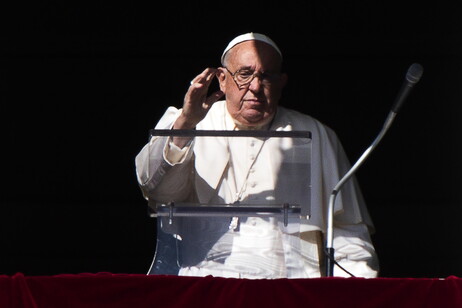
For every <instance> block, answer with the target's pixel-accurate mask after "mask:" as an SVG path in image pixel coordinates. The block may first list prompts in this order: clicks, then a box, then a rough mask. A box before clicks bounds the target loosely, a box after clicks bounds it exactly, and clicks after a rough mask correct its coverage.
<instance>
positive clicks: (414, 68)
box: [406, 63, 423, 84]
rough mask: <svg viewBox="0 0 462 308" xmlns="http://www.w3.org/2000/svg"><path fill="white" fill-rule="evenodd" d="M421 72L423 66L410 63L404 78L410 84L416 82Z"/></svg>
mask: <svg viewBox="0 0 462 308" xmlns="http://www.w3.org/2000/svg"><path fill="white" fill-rule="evenodd" d="M422 74H423V67H422V65H420V64H419V63H414V64H412V65H411V66H410V67H409V69H408V70H407V74H406V80H407V81H409V82H410V83H412V84H416V83H418V82H419V80H420V77H422Z"/></svg>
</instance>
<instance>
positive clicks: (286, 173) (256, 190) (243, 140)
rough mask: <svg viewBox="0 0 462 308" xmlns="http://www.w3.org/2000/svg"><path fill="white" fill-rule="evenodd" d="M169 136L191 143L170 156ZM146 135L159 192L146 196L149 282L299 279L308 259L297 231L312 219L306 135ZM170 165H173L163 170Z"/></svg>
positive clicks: (188, 132) (154, 133)
mask: <svg viewBox="0 0 462 308" xmlns="http://www.w3.org/2000/svg"><path fill="white" fill-rule="evenodd" d="M172 134H176V137H180V138H188V139H189V140H191V142H190V143H189V144H188V146H187V147H186V148H185V149H183V151H181V152H180V151H176V152H175V151H171V148H170V145H169V140H171V137H172ZM151 135H152V136H155V142H156V143H157V144H158V145H157V148H156V145H155V144H154V146H153V147H151V153H149V163H150V164H151V166H150V167H149V168H148V170H152V172H153V174H152V175H148V177H151V178H152V179H153V180H152V182H153V183H155V185H156V187H157V188H156V190H154V193H153V194H152V195H151V196H149V208H150V211H151V213H150V215H151V216H152V217H155V218H156V219H157V244H156V252H155V257H154V261H153V264H152V266H151V269H150V271H149V274H169V275H189V276H207V275H213V276H224V277H246V276H248V277H268V278H276V277H302V276H303V275H302V274H300V273H297V272H298V271H302V270H303V268H304V262H307V259H309V256H304V255H303V252H302V249H301V243H300V230H301V224H306V223H307V221H308V220H309V216H310V200H311V177H310V174H311V142H310V141H311V138H310V137H311V135H310V133H309V132H298V131H200V130H198V131H176V130H167V131H164V130H152V131H151ZM151 142H152V141H151ZM177 150H178V149H177ZM172 152H173V153H172ZM170 158H172V159H174V160H177V162H175V163H171V162H170V163H167V162H166V161H167V160H169V159H170ZM158 170H162V171H161V172H158ZM156 172H157V173H156ZM159 174H160V175H159ZM156 177H158V178H156Z"/></svg>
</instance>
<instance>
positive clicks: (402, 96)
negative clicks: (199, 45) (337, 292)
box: [325, 63, 423, 277]
mask: <svg viewBox="0 0 462 308" xmlns="http://www.w3.org/2000/svg"><path fill="white" fill-rule="evenodd" d="M422 74H423V67H422V66H421V65H420V64H418V63H414V64H412V65H411V66H410V67H409V69H408V71H407V73H406V78H405V82H404V84H403V85H402V87H401V89H400V91H399V93H398V95H397V97H396V99H395V102H394V104H393V106H392V108H391V111H390V112H389V114H388V117H387V119H386V120H385V123H384V125H383V127H382V130H381V131H380V133H379V134H378V136H377V137H376V138H375V140H374V141H373V142H372V144H371V145H370V146H369V148H367V150H366V151H364V153H363V154H362V155H361V157H360V158H359V159H358V160H357V161H356V163H355V164H354V165H353V167H351V169H350V170H349V171H348V172H347V173H346V174H345V175H344V176H343V178H342V179H341V180H340V181H339V182H338V183H337V185H335V187H334V189H333V190H332V193H331V195H330V198H329V205H328V208H327V230H326V233H327V234H326V247H325V248H326V263H325V266H326V268H325V275H326V276H327V277H332V276H333V275H334V264H335V255H334V254H335V250H334V245H333V242H334V204H335V198H336V197H337V194H338V192H339V191H340V189H341V188H342V186H343V185H344V184H345V183H346V182H347V181H348V180H349V179H350V178H351V176H352V175H353V174H354V173H355V172H356V171H357V170H358V168H359V167H360V166H361V165H362V164H363V162H364V161H365V160H366V158H367V157H368V156H369V155H370V154H371V152H372V151H373V150H374V149H375V148H376V147H377V145H378V144H379V142H380V140H382V138H383V136H385V133H386V132H387V131H388V129H389V128H390V126H391V124H392V123H393V120H394V119H395V117H396V114H397V113H398V111H399V109H400V108H401V106H402V104H403V102H404V101H405V100H406V98H407V96H408V95H409V93H410V92H411V90H412V88H413V87H414V85H415V84H416V83H417V82H419V80H420V78H421V77H422Z"/></svg>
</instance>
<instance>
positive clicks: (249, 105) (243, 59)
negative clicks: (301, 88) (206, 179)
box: [218, 41, 287, 127]
mask: <svg viewBox="0 0 462 308" xmlns="http://www.w3.org/2000/svg"><path fill="white" fill-rule="evenodd" d="M228 53H229V54H228V56H227V62H226V63H225V65H226V68H227V69H228V70H229V71H228V70H226V68H220V74H219V75H218V79H219V82H220V90H221V91H223V92H224V93H225V95H226V106H227V108H228V111H229V113H230V114H231V116H232V117H233V118H234V120H235V121H236V122H237V123H238V124H240V125H244V126H248V127H255V126H261V125H264V124H267V123H269V122H270V121H271V119H272V118H273V116H274V114H275V113H276V109H277V105H278V102H279V99H280V96H281V91H282V89H283V87H284V86H285V84H286V82H287V76H286V75H285V74H280V70H281V57H280V56H279V54H278V53H277V51H276V50H275V49H274V48H273V47H271V46H270V45H268V44H266V43H264V42H260V41H246V42H242V43H240V44H238V45H236V46H234V47H233V48H232V49H231V50H229V51H228ZM238 70H248V71H252V72H258V74H257V76H256V77H255V78H253V80H252V81H251V82H250V83H249V84H247V85H245V86H242V87H238V85H237V84H236V82H235V81H234V79H233V76H232V75H231V73H234V72H236V71H238ZM230 72H231V73H230ZM261 73H264V74H270V75H272V76H277V77H276V78H272V79H271V80H272V81H271V83H269V84H268V83H267V82H265V81H263V82H262V80H261V78H260V76H261V75H260V74H261Z"/></svg>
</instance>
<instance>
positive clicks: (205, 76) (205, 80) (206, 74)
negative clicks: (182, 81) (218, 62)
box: [191, 67, 218, 88]
mask: <svg viewBox="0 0 462 308" xmlns="http://www.w3.org/2000/svg"><path fill="white" fill-rule="evenodd" d="M217 72H218V70H217V69H216V68H211V67H208V68H206V69H205V70H204V71H203V72H202V73H200V74H199V75H197V76H196V77H194V78H193V80H191V86H194V87H197V88H201V87H203V86H206V87H207V88H208V86H209V85H210V83H211V82H212V80H213V78H214V77H215V76H216V74H217Z"/></svg>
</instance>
